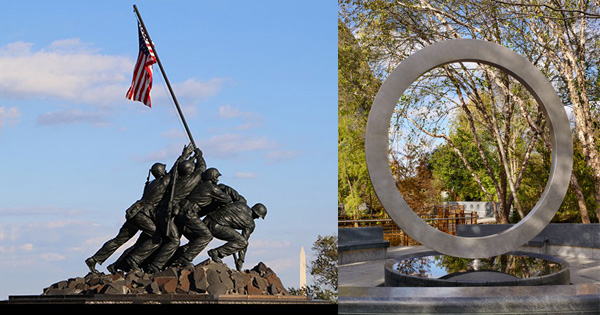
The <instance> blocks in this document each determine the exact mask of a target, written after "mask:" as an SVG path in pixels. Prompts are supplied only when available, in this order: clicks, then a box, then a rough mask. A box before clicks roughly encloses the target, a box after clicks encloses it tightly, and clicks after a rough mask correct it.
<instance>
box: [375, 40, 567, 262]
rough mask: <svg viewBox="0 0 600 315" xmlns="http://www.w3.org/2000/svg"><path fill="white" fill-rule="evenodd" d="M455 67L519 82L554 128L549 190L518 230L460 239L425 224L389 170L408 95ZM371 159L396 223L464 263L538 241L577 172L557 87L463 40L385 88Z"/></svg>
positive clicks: (520, 61)
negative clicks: (476, 66) (478, 68)
mask: <svg viewBox="0 0 600 315" xmlns="http://www.w3.org/2000/svg"><path fill="white" fill-rule="evenodd" d="M453 62H478V63H482V64H486V65H489V66H492V67H496V68H498V69H500V70H502V71H504V72H506V73H508V74H510V75H511V76H513V77H514V78H515V79H516V80H517V81H519V82H520V83H521V84H522V85H523V86H524V87H525V88H526V89H527V90H528V91H529V92H530V93H531V95H532V96H533V97H534V98H535V99H536V101H537V102H538V104H539V105H540V108H541V109H542V111H543V114H544V116H545V118H546V121H547V122H548V125H549V130H550V137H551V141H552V164H551V167H550V176H549V178H548V181H547V184H546V187H545V189H544V191H543V193H542V195H541V197H540V199H539V201H538V202H537V204H536V205H535V206H534V207H533V209H532V210H531V211H530V212H529V214H528V215H527V216H526V217H525V218H524V219H523V220H521V222H519V223H518V224H515V225H514V226H513V227H512V228H510V229H508V230H506V231H503V232H501V233H498V234H495V235H490V236H485V237H458V236H452V235H449V234H446V233H444V232H441V231H439V230H437V229H435V228H433V227H431V226H429V225H428V224H427V223H425V222H424V221H423V220H421V218H419V216H418V215H416V214H415V213H414V212H413V211H412V209H410V207H409V206H408V205H407V204H406V202H405V200H404V199H403V197H402V196H401V194H400V193H399V192H398V189H397V188H396V185H395V181H394V179H393V176H392V174H391V171H390V168H389V160H388V151H387V150H388V139H389V138H388V128H389V122H390V119H391V118H392V115H393V111H394V108H395V106H396V104H397V102H398V100H399V99H400V97H401V96H402V94H403V93H404V91H405V90H406V89H407V88H408V87H409V86H410V85H411V84H412V82H414V81H415V80H417V79H418V78H419V77H420V76H421V75H423V74H424V73H426V72H427V71H429V70H431V69H433V68H436V67H439V66H443V65H446V64H449V63H453ZM365 147H366V158H367V167H368V170H369V176H370V178H371V182H372V184H373V187H374V189H375V192H376V194H377V197H378V198H379V200H380V202H381V204H382V205H383V207H384V208H385V209H386V211H387V212H388V214H389V215H390V217H391V218H392V220H394V222H396V224H398V225H399V226H400V228H401V229H402V230H404V231H405V232H406V233H407V234H408V235H410V236H411V237H412V238H413V239H415V240H416V241H418V242H419V243H421V244H423V245H424V246H426V247H428V248H430V249H433V250H435V251H437V252H440V253H443V254H446V255H451V256H455V257H464V258H484V257H491V256H496V255H500V254H503V253H506V252H509V251H511V250H514V249H516V248H518V247H519V246H521V245H523V244H525V243H526V242H527V241H529V240H530V239H532V238H533V237H535V236H536V235H537V234H538V233H539V232H540V231H541V230H542V229H543V228H544V227H545V226H546V225H547V224H548V223H549V222H550V220H551V219H552V217H553V216H554V214H555V213H556V211H557V210H558V208H559V207H560V205H561V203H562V200H563V198H564V195H565V193H566V191H567V188H568V185H569V179H570V175H571V169H572V160H573V152H572V139H571V133H570V128H569V122H568V119H567V116H566V113H565V111H564V108H563V106H562V103H561V101H560V99H559V97H558V95H557V94H556V91H555V90H554V88H553V87H552V85H551V84H550V83H549V82H548V80H547V79H546V77H545V76H544V75H543V74H542V73H541V72H540V71H539V70H538V69H537V68H536V67H535V66H533V65H532V64H531V63H530V62H529V61H527V60H526V59H525V58H523V57H522V56H520V55H519V54H517V53H515V52H513V51H512V50H510V49H508V48H505V47H503V46H500V45H498V44H494V43H491V42H486V41H480V40H472V39H460V40H450V41H445V42H440V43H436V44H434V45H431V46H428V47H426V48H423V49H422V50H420V51H418V52H417V53H415V54H413V55H411V56H410V57H408V58H407V59H406V60H404V61H403V62H402V63H401V64H400V65H399V66H398V67H397V68H396V69H395V70H394V71H393V72H392V73H391V74H390V76H389V77H388V78H387V79H386V81H385V82H384V83H383V85H382V86H381V88H380V90H379V92H378V94H377V96H376V98H375V101H374V102H373V106H372V108H371V111H370V113H369V119H368V123H367V134H366V141H365Z"/></svg>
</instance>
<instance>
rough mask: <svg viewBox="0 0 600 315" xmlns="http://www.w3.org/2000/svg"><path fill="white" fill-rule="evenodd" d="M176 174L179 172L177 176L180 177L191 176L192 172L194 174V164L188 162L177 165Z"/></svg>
mask: <svg viewBox="0 0 600 315" xmlns="http://www.w3.org/2000/svg"><path fill="white" fill-rule="evenodd" d="M177 172H179V174H181V175H189V174H191V173H192V172H194V163H192V161H188V160H185V161H183V162H181V163H179V166H178V167H177Z"/></svg>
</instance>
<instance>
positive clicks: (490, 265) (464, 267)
mask: <svg viewBox="0 0 600 315" xmlns="http://www.w3.org/2000/svg"><path fill="white" fill-rule="evenodd" d="M394 269H395V270H396V271H398V272H400V273H402V274H405V275H411V276H416V277H421V278H440V277H443V276H445V275H448V274H452V273H455V272H468V271H482V270H486V271H498V272H503V273H506V274H509V275H513V276H515V277H518V278H523V279H525V278H531V277H540V276H545V275H549V274H553V273H556V272H558V271H560V269H561V267H560V264H558V263H556V262H553V261H550V260H546V259H541V258H534V257H529V256H521V255H499V256H495V257H491V258H485V259H470V258H457V257H452V256H447V255H431V256H422V257H415V258H410V259H404V260H401V261H398V262H397V263H396V264H395V265H394Z"/></svg>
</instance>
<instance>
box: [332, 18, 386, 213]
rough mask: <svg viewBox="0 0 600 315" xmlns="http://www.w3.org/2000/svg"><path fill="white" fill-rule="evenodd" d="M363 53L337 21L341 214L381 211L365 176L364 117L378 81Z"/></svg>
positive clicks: (348, 32) (339, 197)
mask: <svg viewBox="0 0 600 315" xmlns="http://www.w3.org/2000/svg"><path fill="white" fill-rule="evenodd" d="M366 54H367V52H366V51H365V50H364V49H362V48H361V47H360V46H359V45H358V43H357V42H356V40H355V38H354V35H353V34H352V32H351V31H350V30H349V29H348V28H347V27H346V26H345V25H344V24H343V23H341V22H340V21H338V204H339V205H340V206H342V208H343V212H344V214H347V215H351V216H358V215H359V210H358V209H359V207H360V205H362V204H366V205H367V206H368V207H369V208H371V209H373V208H381V206H379V205H378V202H379V201H378V200H377V198H376V197H375V194H374V191H373V188H372V186H371V183H370V181H369V175H368V172H367V166H366V159H365V152H364V141H365V128H366V124H367V115H368V113H369V110H370V108H371V104H372V103H373V98H374V97H375V94H376V93H377V90H378V88H379V81H378V80H377V79H376V78H375V77H374V76H373V75H372V74H371V71H370V69H369V67H368V65H367V58H366Z"/></svg>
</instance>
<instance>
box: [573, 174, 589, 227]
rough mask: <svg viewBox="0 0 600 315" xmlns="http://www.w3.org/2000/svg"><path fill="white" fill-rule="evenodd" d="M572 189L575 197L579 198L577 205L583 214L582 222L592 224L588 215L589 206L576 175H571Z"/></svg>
mask: <svg viewBox="0 0 600 315" xmlns="http://www.w3.org/2000/svg"><path fill="white" fill-rule="evenodd" d="M571 189H573V192H574V193H575V196H577V204H578V205H579V212H580V213H581V222H582V223H590V216H589V215H588V210H587V206H586V204H585V197H584V196H583V192H582V190H581V186H579V182H577V177H575V174H574V173H571Z"/></svg>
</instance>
